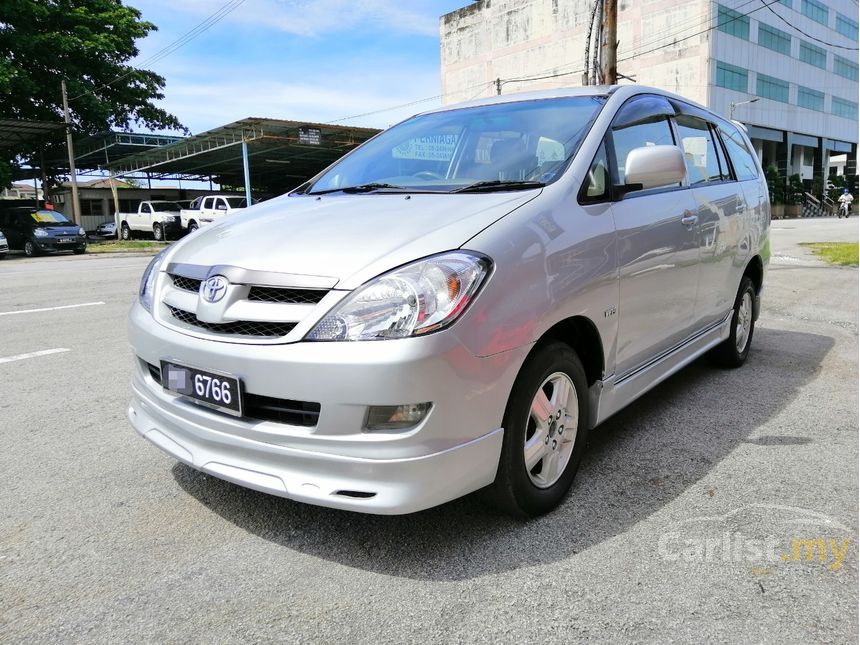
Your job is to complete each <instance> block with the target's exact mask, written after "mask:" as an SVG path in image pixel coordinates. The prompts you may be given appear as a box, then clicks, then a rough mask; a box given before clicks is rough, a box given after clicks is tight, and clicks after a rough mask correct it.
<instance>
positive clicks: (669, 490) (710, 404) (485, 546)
mask: <svg viewBox="0 0 860 645" xmlns="http://www.w3.org/2000/svg"><path fill="white" fill-rule="evenodd" d="M832 346H833V340H832V339H831V338H829V337H826V336H819V335H813V334H804V333H797V332H788V331H778V330H773V329H766V328H759V329H757V330H756V335H755V342H754V345H753V351H752V353H751V355H750V358H749V361H748V362H747V364H746V365H745V366H744V367H743V368H742V369H739V370H731V371H723V370H717V369H714V368H711V367H710V366H709V364H708V363H707V361H706V360H700V361H698V362H696V363H694V364H693V365H691V366H689V367H687V368H686V369H684V370H682V371H681V372H680V373H678V374H676V375H675V376H674V377H672V378H671V379H669V380H668V381H666V382H665V383H663V384H661V385H660V386H658V387H657V388H655V389H654V390H652V391H651V392H650V393H649V394H648V395H646V396H645V397H644V398H643V399H640V400H639V401H637V402H636V403H634V404H632V405H631V406H629V407H628V408H627V409H625V410H624V411H622V412H621V413H619V414H618V415H616V416H615V417H613V418H612V419H610V420H609V421H607V422H606V423H604V424H603V425H602V426H600V427H599V428H598V429H596V430H595V431H594V432H593V434H592V440H591V445H590V448H589V450H588V452H587V453H586V456H585V458H584V459H583V463H582V466H581V469H580V472H579V474H578V475H577V480H576V482H575V484H574V487H573V491H572V494H571V495H570V496H569V497H568V499H567V501H566V502H565V503H564V504H563V505H562V506H561V507H560V508H559V509H558V510H557V511H555V512H554V513H551V514H549V515H547V516H545V517H542V518H538V519H535V520H531V521H528V522H521V521H515V520H512V519H509V518H507V517H503V516H499V515H498V514H497V513H495V512H493V511H491V510H488V509H487V508H485V507H484V506H483V505H482V504H481V502H480V500H479V499H478V498H477V496H475V495H471V496H468V497H465V498H463V499H460V500H456V501H454V502H451V503H449V504H445V505H443V506H440V507H438V508H434V509H430V510H428V511H424V512H422V513H417V514H413V515H407V516H394V517H385V516H373V515H362V514H358V513H349V512H344V511H337V510H331V509H326V508H319V507H314V506H308V505H305V504H300V503H296V502H292V501H290V500H286V499H282V498H278V497H273V496H269V495H265V494H262V493H257V492H255V491H251V490H248V489H244V488H241V487H239V486H234V485H232V484H229V483H227V482H224V481H221V480H219V479H216V478H214V477H210V476H208V475H204V474H202V473H200V472H198V471H195V470H193V469H192V468H189V467H187V466H185V465H183V464H176V465H175V466H174V467H173V475H174V477H175V479H176V481H177V482H178V483H179V485H180V486H181V487H182V488H183V489H185V490H186V491H187V492H188V493H189V494H191V495H192V496H194V497H196V498H197V499H198V500H199V501H200V502H201V503H202V504H205V505H206V506H207V507H209V508H210V509H211V510H212V511H214V512H215V513H218V514H219V515H220V516H222V517H224V518H225V519H227V520H229V521H230V522H233V523H234V524H236V525H237V526H239V527H241V528H243V529H245V530H247V531H249V532H250V533H253V534H255V535H257V536H259V537H261V538H263V539H266V540H269V541H271V542H273V543H276V544H279V545H281V546H283V547H286V548H290V549H294V550H296V551H299V552H301V553H305V554H309V555H313V556H315V557H319V558H323V559H325V560H330V561H333V562H337V563H339V564H342V565H345V566H349V567H356V568H360V569H365V570H369V571H374V572H378V573H383V574H386V575H392V576H403V577H408V578H417V579H432V580H461V579H469V578H473V577H477V576H482V575H486V574H491V573H498V572H504V571H509V570H512V569H516V568H519V567H523V566H531V565H535V564H541V563H544V562H549V561H553V560H559V559H563V558H566V557H568V556H569V555H571V554H574V553H578V552H581V551H583V550H585V549H588V548H589V547H591V546H593V545H595V544H599V543H600V542H602V541H604V540H607V539H609V538H611V537H613V536H615V535H618V534H621V533H623V532H625V531H626V530H628V529H629V528H630V527H632V526H634V525H635V524H637V523H638V522H641V521H642V520H644V519H646V518H647V517H649V516H650V515H651V514H653V513H655V512H656V511H658V510H660V509H661V508H662V507H663V506H664V505H666V504H667V503H669V502H670V501H672V500H673V499H675V498H676V497H678V496H679V495H681V494H682V493H684V492H685V491H687V490H688V489H689V488H690V487H691V486H693V485H694V484H696V482H698V481H699V480H700V479H701V478H702V477H704V476H705V475H706V474H707V473H708V472H709V471H710V470H711V469H712V468H714V467H715V466H716V465H717V464H718V463H719V462H720V461H721V460H722V459H723V458H725V457H726V456H727V455H728V454H729V453H730V452H732V451H733V450H734V449H735V448H736V447H738V446H739V445H740V444H744V445H745V446H746V447H747V448H750V446H754V447H755V448H754V449H757V450H761V451H762V452H763V453H765V454H763V458H765V457H766V451H768V450H774V449H779V448H778V447H779V446H786V445H796V444H803V443H806V442H808V441H814V439H811V438H808V437H787V436H786V437H779V436H774V435H772V434H770V435H765V436H761V437H758V438H756V437H755V435H756V430H757V429H758V428H760V427H761V426H762V425H763V424H765V423H766V422H767V421H768V420H769V419H771V418H773V417H774V416H776V415H778V414H779V413H780V412H781V411H782V410H783V409H784V408H785V407H786V406H787V405H788V404H789V403H791V401H792V400H793V399H794V398H795V397H796V396H797V393H798V391H799V389H800V388H801V387H803V386H804V385H805V384H806V383H808V382H809V381H811V380H812V379H813V378H814V377H815V375H816V373H817V372H818V370H819V366H820V364H821V362H822V360H823V358H824V356H825V355H826V354H827V353H828V351H829V350H830V349H831V347H832ZM775 447H776V448H775ZM703 494H704V491H703ZM548 536H552V539H553V540H554V541H555V543H554V544H553V546H552V548H547V549H544V548H540V545H541V544H543V543H544V542H545V541H546V540H547V537H548Z"/></svg>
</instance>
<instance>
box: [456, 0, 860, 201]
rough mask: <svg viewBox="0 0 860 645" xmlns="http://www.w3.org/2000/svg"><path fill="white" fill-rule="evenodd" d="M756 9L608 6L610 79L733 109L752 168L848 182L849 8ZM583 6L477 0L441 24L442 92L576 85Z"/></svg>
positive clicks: (698, 0)
mask: <svg viewBox="0 0 860 645" xmlns="http://www.w3.org/2000/svg"><path fill="white" fill-rule="evenodd" d="M766 2H767V4H768V6H765V3H762V2H761V1H760V0H720V1H719V2H716V1H712V0H618V40H619V48H618V71H619V73H621V74H624V75H625V76H628V77H632V78H634V79H635V81H636V82H638V83H641V84H643V85H651V86H654V87H659V88H663V89H667V90H670V91H673V92H676V93H678V94H680V95H683V96H686V97H688V98H691V99H693V100H695V101H697V102H699V103H701V104H703V105H706V106H708V107H709V108H710V109H711V110H713V111H714V112H717V113H719V114H722V115H724V116H730V113H731V112H732V104H733V103H734V104H736V105H735V107H734V118H735V119H737V120H739V121H742V122H743V123H745V124H747V126H748V128H749V132H750V136H751V138H752V140H753V144H754V146H755V148H756V152H757V153H758V155H759V157H760V158H761V159H762V162H763V164H764V165H765V166H767V165H769V164H776V165H777V166H778V167H779V169H780V172H781V174H783V175H784V176H785V177H788V176H790V175H792V174H795V173H797V174H800V175H801V177H802V178H803V179H805V180H807V183H808V184H811V182H812V179H813V177H821V176H822V175H824V176H826V175H828V174H830V173H835V172H840V171H841V172H846V173H850V174H856V172H857V163H856V160H857V142H858V103H857V99H858V52H857V49H856V48H857V46H858V22H857V13H858V9H857V3H856V2H855V1H854V0H828V1H827V3H826V4H825V3H824V2H823V1H821V0H766ZM771 5H772V6H771ZM593 6H594V2H593V0H478V1H477V2H474V3H473V4H470V5H468V6H466V7H464V8H462V9H459V10H457V11H454V12H452V13H449V14H446V15H444V16H442V18H441V19H440V36H441V56H442V92H443V94H444V95H446V96H450V97H452V99H453V101H460V100H463V97H464V96H466V97H468V96H470V95H471V96H486V95H490V94H494V93H496V91H497V87H498V86H500V88H501V91H502V92H503V93H508V92H516V91H526V90H537V89H547V88H553V87H564V86H573V85H580V84H581V83H582V80H583V79H582V73H583V70H584V69H585V67H586V66H585V49H586V39H587V33H588V30H589V25H590V24H591V15H592V8H593ZM592 56H593V52H592ZM589 58H590V59H591V56H589ZM496 79H499V80H500V83H498V84H497V83H495V82H494V81H496ZM623 82H627V81H623ZM470 93H471V94H470ZM755 98H757V99H758V100H757V101H755V102H753V103H748V102H747V101H749V100H750V99H755ZM846 155H847V156H846ZM831 156H834V157H835V158H834V160H833V162H832V163H831V161H830V157H831Z"/></svg>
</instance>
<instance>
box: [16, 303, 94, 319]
mask: <svg viewBox="0 0 860 645" xmlns="http://www.w3.org/2000/svg"><path fill="white" fill-rule="evenodd" d="M103 304H104V303H103V302H83V303H81V304H79V305H62V306H60V307H43V308H41V309H20V310H18V311H0V316H17V315H18V314H35V313H38V312H40V311H57V310H58V309H77V308H78V307H95V306H96V305H103Z"/></svg>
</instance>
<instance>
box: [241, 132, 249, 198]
mask: <svg viewBox="0 0 860 645" xmlns="http://www.w3.org/2000/svg"><path fill="white" fill-rule="evenodd" d="M242 168H243V169H244V171H245V200H246V201H247V204H248V206H250V205H251V170H250V169H249V167H248V142H247V141H242Z"/></svg>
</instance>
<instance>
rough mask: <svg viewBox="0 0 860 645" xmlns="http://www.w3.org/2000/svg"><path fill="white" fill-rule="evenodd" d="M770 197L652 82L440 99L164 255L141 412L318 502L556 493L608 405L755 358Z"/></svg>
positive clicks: (702, 116)
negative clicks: (699, 366) (701, 370)
mask: <svg viewBox="0 0 860 645" xmlns="http://www.w3.org/2000/svg"><path fill="white" fill-rule="evenodd" d="M769 208H770V207H769V198H768V190H767V185H766V182H765V179H764V175H763V173H762V171H761V169H760V167H759V163H758V161H757V160H756V158H755V156H754V152H753V148H752V145H751V143H750V140H749V138H748V137H747V135H746V133H745V132H744V129H743V127H742V126H740V125H738V124H736V123H733V122H731V121H727V120H725V119H724V118H722V117H720V116H719V115H717V114H714V113H713V112H710V111H708V110H707V109H705V108H703V107H701V106H699V105H696V104H695V103H692V102H691V101H688V100H686V99H684V98H682V97H680V96H676V95H674V94H670V93H667V92H664V91H662V90H657V89H650V88H646V87H642V86H638V85H629V86H623V87H585V88H577V89H571V90H552V91H546V92H536V93H530V94H520V95H516V94H514V95H508V96H503V97H492V98H488V99H481V100H478V101H474V102H471V103H467V104H463V105H458V106H453V107H446V108H441V109H438V110H434V111H431V112H427V113H424V114H421V115H418V116H415V117H413V118H411V119H407V120H406V121H404V122H402V123H400V124H399V125H397V126H394V127H393V128H391V129H389V130H387V131H386V132H383V133H381V134H380V135H378V136H377V137H375V138H374V139H371V140H370V141H368V142H367V143H365V144H363V145H362V146H360V147H359V148H357V149H356V150H354V151H353V152H351V153H350V154H348V155H346V156H345V157H343V158H342V159H340V160H339V161H337V162H336V163H334V164H333V165H332V166H331V167H329V168H328V169H327V170H325V171H323V172H322V173H320V174H319V175H318V176H316V177H314V178H313V179H312V180H310V181H308V182H307V183H306V184H304V185H302V186H301V187H299V188H298V189H297V190H295V191H293V192H292V193H290V194H288V195H285V196H283V197H280V198H277V199H274V200H271V201H269V202H267V203H265V204H261V205H259V206H256V207H255V208H254V209H252V210H249V211H248V212H247V213H246V214H245V215H244V216H243V217H238V218H227V219H225V220H223V221H220V222H218V223H217V224H215V225H213V226H211V227H209V228H208V229H204V230H201V231H200V232H199V233H198V234H196V235H192V236H189V237H187V238H185V239H183V240H182V241H181V242H179V243H178V244H176V245H174V246H173V247H172V248H170V249H168V250H166V251H164V252H163V253H162V254H160V255H159V256H157V257H155V258H154V259H153V260H152V262H151V263H150V265H149V266H148V268H147V269H146V271H145V272H144V274H143V278H142V281H141V286H140V292H139V299H138V302H137V303H136V304H135V305H134V306H133V308H132V310H131V312H130V314H129V315H130V320H129V336H130V340H131V345H132V347H133V351H134V353H135V355H136V360H135V369H134V376H133V397H132V401H131V405H130V407H129V409H128V416H129V420H130V422H131V424H132V426H133V427H134V428H135V429H136V430H137V432H139V433H140V434H141V435H143V436H144V437H145V438H147V439H148V440H149V441H151V442H152V443H154V444H155V445H156V446H158V447H159V448H160V449H162V450H164V451H165V452H167V453H168V454H170V455H173V456H174V457H175V458H176V459H178V460H180V461H182V462H184V463H186V464H188V465H190V466H192V467H193V468H196V469H199V470H201V471H204V472H206V473H209V474H211V475H213V476H215V477H220V478H222V479H226V480H229V481H231V482H234V483H238V484H241V485H243V486H247V487H249V488H253V489H256V490H260V491H265V492H268V493H272V494H275V495H281V496H284V497H289V498H292V499H296V500H300V501H304V502H308V503H312V504H319V505H322V506H330V507H335V508H342V509H348V510H353V511H363V512H368V513H392V514H393V513H408V512H413V511H418V510H421V509H424V508H428V507H430V506H434V505H436V504H441V503H443V502H446V501H448V500H451V499H454V498H456V497H459V496H461V495H464V494H466V493H470V492H472V491H475V490H478V489H482V488H484V489H486V490H485V492H486V495H487V496H488V497H489V498H490V499H492V500H493V501H494V503H496V504H497V505H499V506H501V507H502V508H504V509H506V510H508V511H509V512H511V513H512V514H514V515H519V516H530V515H537V514H540V513H545V512H547V511H549V510H551V509H553V508H554V507H556V506H557V505H558V504H559V503H560V502H561V501H562V500H563V499H564V497H565V495H566V494H567V492H568V490H569V489H570V487H571V484H572V482H573V479H574V475H575V474H576V471H577V468H578V465H579V463H580V460H581V458H582V455H583V452H584V451H585V448H586V439H587V437H588V434H589V432H590V431H592V430H593V429H594V428H595V427H596V426H597V425H598V424H600V423H601V422H602V421H604V420H605V419H607V418H609V417H610V416H612V415H613V414H615V413H616V412H618V411H619V410H621V409H622V408H624V407H625V406H626V405H628V404H629V403H630V402H631V401H633V400H635V399H636V398H638V397H640V396H642V395H643V394H645V393H647V392H648V391H649V390H651V388H653V387H654V386H655V385H657V384H658V383H660V382H661V381H663V380H664V379H666V378H667V377H668V376H670V375H671V374H673V373H675V372H677V371H678V370H680V369H681V368H683V367H684V366H685V365H688V364H689V363H690V362H691V361H693V360H695V359H696V358H697V357H699V356H702V355H704V354H706V353H709V354H710V356H711V358H712V359H713V361H714V362H715V363H717V364H718V365H721V366H725V367H739V366H740V365H742V364H743V363H744V362H745V361H746V359H747V357H748V354H749V351H750V345H751V342H752V338H753V332H754V328H755V321H756V318H757V316H758V313H759V309H760V299H761V294H762V285H763V282H764V279H765V274H766V268H767V262H768V238H769V230H770V211H769ZM739 387H740V385H739ZM743 394H744V393H743V392H740V391H739V392H738V396H743Z"/></svg>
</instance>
